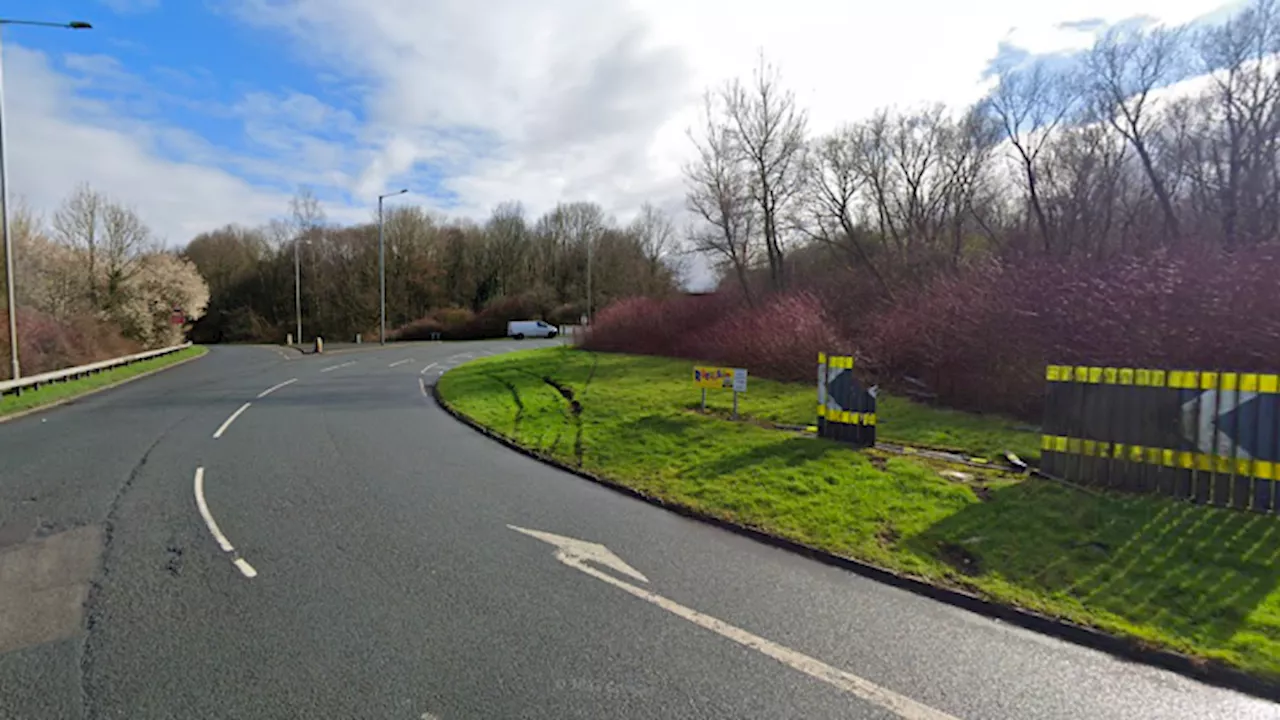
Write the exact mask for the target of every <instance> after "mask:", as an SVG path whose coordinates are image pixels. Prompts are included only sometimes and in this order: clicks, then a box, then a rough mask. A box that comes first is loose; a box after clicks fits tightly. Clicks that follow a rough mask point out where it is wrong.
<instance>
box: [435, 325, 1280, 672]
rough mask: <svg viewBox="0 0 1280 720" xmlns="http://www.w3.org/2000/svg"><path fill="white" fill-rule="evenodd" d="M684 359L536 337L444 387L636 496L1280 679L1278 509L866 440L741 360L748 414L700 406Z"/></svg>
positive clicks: (936, 417)
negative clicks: (937, 458)
mask: <svg viewBox="0 0 1280 720" xmlns="http://www.w3.org/2000/svg"><path fill="white" fill-rule="evenodd" d="M689 368H690V365H689V363H687V362H684V361H679V360H667V359H663V358H652V357H636V356H627V355H606V354H593V353H587V352H583V351H578V350H571V349H565V348H555V349H547V350H534V351H527V352H520V353H514V354H510V355H502V356H498V357H493V358H484V359H480V360H476V361H473V362H470V363H467V364H465V365H463V366H461V367H458V368H456V369H454V370H452V371H450V372H448V373H446V374H445V375H444V376H443V377H442V378H441V379H440V383H439V392H440V395H441V397H442V398H443V400H444V401H445V402H446V403H448V404H449V405H450V406H451V407H452V408H454V409H455V410H457V411H459V412H461V413H463V414H464V415H467V416H468V417H470V418H472V419H473V420H475V421H476V422H478V423H480V424H482V425H484V426H486V427H488V428H490V429H491V430H493V431H495V432H498V433H500V434H502V435H504V436H506V437H508V438H509V439H511V440H513V441H515V442H517V443H518V444H520V445H522V446H524V447H527V448H530V449H532V450H535V451H537V452H539V453H542V454H544V455H547V456H550V457H552V458H555V459H557V460H559V461H561V462H565V463H567V464H570V465H574V466H577V467H580V468H582V469H583V470H586V471H588V472H591V473H595V474H597V475H600V476H604V477H608V478H610V479H612V480H614V481H617V482H620V483H622V484H625V485H627V486H630V487H632V488H635V489H636V490H638V491H640V492H642V493H645V494H647V495H650V496H653V497H658V498H661V499H663V500H666V501H669V502H675V503H679V504H682V505H685V506H687V507H690V508H693V509H695V510H698V511H700V512H703V513H706V514H709V515H713V516H716V517H719V518H722V519H725V520H728V521H731V522H734V523H737V524H740V525H745V526H749V527H753V528H757V529H760V530H764V531H766V532H769V533H771V534H774V535H777V536H781V537H785V538H788V539H791V540H796V541H799V542H802V543H806V544H808V545H812V546H814V547H817V548H820V549H822V550H826V551H828V552H831V553H834V554H837V555H842V556H846V557H852V558H856V559H859V560H863V561H867V562H870V563H873V564H876V565H879V566H881V567H884V568H888V569H891V570H895V571H898V572H902V573H907V574H910V575H913V576H915V577H918V578H921V579H924V580H926V581H928V582H931V583H934V584H936V585H941V586H947V587H954V588H959V589H964V590H966V591H969V592H972V593H976V594H978V595H980V596H983V597H986V598H988V599H991V600H994V601H998V602H1002V603H1006V604H1011V605H1016V606H1019V607H1023V608H1027V609H1030V610H1034V611H1037V612H1041V613H1044V614H1048V615H1051V616H1055V617H1060V618H1064V619H1067V620H1070V621H1073V622H1076V623H1079V624H1083V625H1088V626H1092V627H1095V628H1099V629H1101V630H1104V631H1107V632H1110V633H1114V634H1118V635H1122V636H1127V637H1130V638H1133V639H1136V640H1137V641H1139V642H1140V643H1142V644H1145V645H1149V646H1155V647H1162V648H1166V649H1171V650H1175V651H1178V652H1182V653H1185V654H1188V655H1191V656H1193V657H1197V658H1201V659H1203V660H1205V661H1206V662H1214V663H1218V664H1221V665H1224V666H1227V667H1232V668H1236V669H1239V670H1244V671H1246V672H1248V673H1250V674H1253V675H1254V676H1256V677H1260V678H1263V679H1266V680H1269V681H1272V682H1276V681H1280V588H1278V587H1277V584H1278V583H1277V581H1280V543H1278V542H1277V539H1280V520H1278V519H1277V518H1274V517H1265V516H1260V515H1256V514H1247V513H1239V512H1231V511H1227V510H1219V509H1214V508H1206V507H1198V506H1194V505H1189V504H1186V503H1181V502H1176V501H1173V500H1168V499H1164V498H1154V497H1140V496H1121V495H1109V494H1104V493H1095V492H1089V491H1085V490H1079V489H1073V488H1070V487H1066V486H1063V485H1059V484H1056V483H1052V482H1048V481H1041V480H1037V479H1034V478H1025V477H1021V476H1013V475H1008V474H1004V473H1002V472H1001V471H999V470H997V469H995V468H992V469H990V470H977V471H975V470H974V469H973V468H970V467H961V468H949V467H947V466H946V465H943V464H940V463H937V462H932V461H927V460H923V459H920V458H907V457H899V456H891V455H886V454H884V453H881V452H878V451H867V452H859V451H855V450H852V449H850V448H847V447H843V446H841V445H839V444H837V443H833V442H828V441H825V440H819V439H816V438H812V437H805V436H802V435H800V434H798V433H794V432H786V431H780V430H775V429H772V428H770V427H766V426H765V425H764V424H761V423H755V422H750V420H751V419H769V420H777V419H783V418H790V419H791V420H792V421H794V420H797V419H800V420H801V421H804V420H803V419H802V418H799V417H798V413H800V412H802V410H801V408H802V403H808V404H809V405H812V404H813V399H812V398H813V389H812V388H810V387H809V386H808V385H789V384H782V383H769V382H766V381H757V380H755V379H753V380H752V381H751V387H750V393H749V394H748V396H747V397H746V399H745V401H744V403H743V409H744V410H745V411H746V412H747V413H748V421H747V422H730V421H729V420H727V419H725V417H722V416H721V415H720V414H719V413H712V414H706V415H704V414H702V413H701V412H698V411H697V405H698V394H697V390H696V389H694V388H693V386H692V382H691V380H690V378H689V374H690V373H689ZM720 403H721V404H724V400H723V399H721V400H720ZM884 407H885V412H882V413H881V427H880V430H881V432H882V435H883V436H885V437H890V438H891V437H895V436H898V437H899V438H900V439H905V438H902V437H901V435H910V434H912V433H915V434H919V435H922V436H924V437H938V436H942V437H946V438H949V439H951V440H953V441H954V442H955V443H961V444H962V443H970V446H969V448H968V449H970V450H971V451H975V448H979V447H980V446H981V445H983V444H988V443H992V442H997V441H1003V440H1004V438H1005V437H1006V434H1007V433H1011V432H1015V431H1013V430H1010V429H1007V428H1005V427H1004V426H1003V425H1002V424H1001V422H1000V421H998V420H993V419H990V418H974V417H969V416H963V415H961V414H958V413H941V414H939V413H938V412H937V411H935V410H933V409H930V408H921V407H918V406H911V405H910V404H908V403H906V402H905V401H900V400H893V401H891V402H886V403H885V405H884ZM895 407H896V410H897V412H894V411H893V410H894V408H895ZM952 420H955V421H956V422H955V423H954V427H947V423H948V422H950V421H952ZM895 422H897V423H900V424H903V425H905V426H906V427H903V428H894V423H895ZM900 433H901V435H899V434H900ZM939 434H941V435H939ZM1001 444H1003V442H1001ZM988 447H989V448H990V447H996V446H994V445H988ZM1028 455H1031V453H1028ZM955 470H959V471H962V472H963V473H964V474H962V475H956V474H954V471H955Z"/></svg>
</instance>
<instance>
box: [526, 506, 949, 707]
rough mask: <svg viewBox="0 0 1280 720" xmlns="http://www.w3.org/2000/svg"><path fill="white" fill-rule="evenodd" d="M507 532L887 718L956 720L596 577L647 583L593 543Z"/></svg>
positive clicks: (689, 610)
mask: <svg viewBox="0 0 1280 720" xmlns="http://www.w3.org/2000/svg"><path fill="white" fill-rule="evenodd" d="M507 527H509V528H511V529H512V530H515V531H516V532H520V533H524V534H525V535H530V536H532V537H535V538H538V539H539V540H542V541H543V542H546V543H550V544H551V545H554V546H555V547H556V553H555V557H556V559H557V560H559V561H560V562H562V563H564V564H565V565H568V566H569V567H571V568H573V569H575V570H578V571H580V572H584V573H586V574H587V575H590V576H591V577H593V578H596V579H597V580H601V581H604V582H606V583H609V584H610V585H613V586H614V587H616V588H619V589H621V590H624V591H626V592H627V593H630V594H631V595H634V596H635V597H638V598H640V599H641V600H644V601H645V602H648V603H652V604H654V605H657V606H658V607H660V608H662V609H663V610H666V611H667V612H669V613H672V614H673V615H677V616H679V617H681V618H683V619H685V620H688V621H689V622H691V623H693V624H694V625H697V626H698V627H701V628H705V629H707V630H710V631H712V632H714V633H716V634H718V635H720V636H722V637H725V638H728V639H730V640H732V641H734V642H736V643H738V644H739V645H742V646H744V647H748V648H751V649H752V650H756V651H759V652H761V653H764V654H765V655H768V656H769V657H771V658H773V659H774V660H777V661H778V662H780V663H782V664H784V665H787V666H788V667H791V668H793V669H796V670H799V671H800V672H802V673H804V674H806V675H808V676H810V677H812V678H815V679H817V680H821V681H822V682H825V683H827V684H829V685H832V686H834V687H836V688H838V689H840V690H843V691H844V692H847V693H849V694H851V695H855V696H857V697H859V698H862V699H863V700H865V701H867V702H870V703H873V704H875V705H878V706H880V707H882V708H884V709H886V710H888V711H890V712H893V713H895V714H897V715H898V716H899V717H901V718H904V720H956V718H955V717H953V716H951V715H948V714H947V713H944V712H942V711H941V710H935V709H933V708H931V707H929V706H928V705H925V704H923V703H920V702H917V701H915V700H912V699H911V698H909V697H907V696H905V695H899V694H898V693H895V692H893V691H892V690H889V689H887V688H882V687H880V686H879V685H876V684H875V683H873V682H871V681H870V680H866V679H864V678H861V677H858V676H857V675H854V674H853V673H849V672H845V671H844V670H841V669H839V668H836V667H832V666H830V665H828V664H826V663H824V662H822V661H821V660H817V659H815V658H812V657H809V656H808V655H805V654H803V653H800V652H797V651H795V650H792V649H791V648H788V647H785V646H783V645H779V644H778V643H775V642H773V641H772V640H766V639H765V638H762V637H760V636H759V635H755V634H753V633H750V632H747V631H746V630H743V629H742V628H739V627H735V626H733V625H730V624H729V623H726V622H724V621H723V620H719V619H717V618H714V617H711V616H710V615H707V614H705V613H701V612H698V611H697V610H694V609H693V608H688V607H685V606H684V605H681V604H679V603H677V602H675V601H674V600H668V599H667V598H665V597H663V596H661V595H658V594H657V593H653V592H650V591H648V590H645V589H644V588H639V587H636V586H635V585H632V584H630V583H628V582H626V581H624V580H619V579H618V578H616V577H614V576H612V575H610V574H608V573H605V572H602V571H600V570H598V569H596V568H594V567H592V566H590V565H588V564H587V563H588V562H594V563H596V564H598V565H604V566H605V567H608V568H612V569H613V570H615V571H617V572H619V573H622V574H623V575H627V576H630V577H632V578H635V579H637V580H640V581H642V582H648V580H646V579H645V577H644V575H642V574H640V572H639V571H638V570H636V569H635V568H632V567H631V566H630V565H627V564H626V562H624V561H623V560H622V559H621V558H619V557H618V556H617V555H615V554H613V552H612V551H610V550H609V549H608V548H606V547H605V546H603V545H600V544H598V543H590V542H586V541H583V540H576V539H574V538H567V537H564V536H562V535H553V534H551V533H546V532H540V531H538V530H527V529H525V528H522V527H516V526H515V525H508V526H507Z"/></svg>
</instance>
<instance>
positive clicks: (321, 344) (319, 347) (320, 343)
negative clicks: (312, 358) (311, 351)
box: [316, 335, 324, 355]
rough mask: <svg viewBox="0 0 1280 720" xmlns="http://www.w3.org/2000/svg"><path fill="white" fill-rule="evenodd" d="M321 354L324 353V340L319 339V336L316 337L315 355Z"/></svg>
mask: <svg viewBox="0 0 1280 720" xmlns="http://www.w3.org/2000/svg"><path fill="white" fill-rule="evenodd" d="M322 352H324V338H321V337H320V336H319V335H317V336H316V354H317V355H319V354H320V353H322Z"/></svg>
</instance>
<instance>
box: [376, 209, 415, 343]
mask: <svg viewBox="0 0 1280 720" xmlns="http://www.w3.org/2000/svg"><path fill="white" fill-rule="evenodd" d="M407 192H409V188H403V189H401V190H397V191H395V192H393V193H387V194H386V195H379V196H378V344H379V345H386V344H387V252H386V248H385V246H384V245H383V242H382V201H383V200H385V199H387V198H389V197H395V196H396V195H403V194H405V193H407Z"/></svg>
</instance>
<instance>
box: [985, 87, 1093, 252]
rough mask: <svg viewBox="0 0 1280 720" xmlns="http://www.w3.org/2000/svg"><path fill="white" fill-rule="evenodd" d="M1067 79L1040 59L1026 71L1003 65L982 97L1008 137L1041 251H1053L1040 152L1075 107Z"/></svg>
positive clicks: (1071, 88)
mask: <svg viewBox="0 0 1280 720" xmlns="http://www.w3.org/2000/svg"><path fill="white" fill-rule="evenodd" d="M1075 97H1076V93H1075V88H1074V87H1072V83H1071V82H1070V80H1069V78H1067V77H1065V76H1063V75H1061V74H1056V73H1053V72H1051V71H1050V70H1049V69H1048V68H1047V67H1046V66H1045V64H1044V63H1043V62H1037V63H1035V64H1033V65H1032V66H1031V67H1030V68H1028V69H1018V68H1004V69H1002V70H1001V71H1000V74H999V80H998V82H997V84H996V87H995V89H994V90H993V91H992V92H991V95H990V96H989V97H988V99H987V107H989V108H990V109H991V112H992V113H994V115H995V117H996V119H997V121H998V122H999V123H1000V126H1001V128H1002V129H1003V130H1004V135H1005V137H1006V138H1008V140H1009V145H1010V147H1011V148H1012V149H1013V155H1014V157H1015V159H1016V161H1017V164H1018V166H1019V170H1020V174H1021V175H1022V178H1023V181H1024V182H1025V183H1026V191H1027V203H1028V205H1030V207H1031V212H1032V214H1033V215H1034V217H1035V222H1036V226H1037V228H1038V229H1039V231H1040V239H1041V242H1042V243H1043V244H1044V249H1045V252H1048V253H1052V252H1053V251H1054V238H1053V235H1052V232H1051V230H1050V227H1049V217H1048V215H1047V214H1046V212H1045V208H1044V202H1043V200H1042V199H1041V196H1040V195H1041V189H1040V183H1041V173H1042V160H1041V157H1040V156H1041V153H1042V152H1043V151H1044V149H1045V145H1046V143H1047V142H1048V140H1049V138H1050V137H1052V135H1053V133H1054V132H1055V131H1056V130H1057V129H1058V128H1059V127H1060V126H1061V125H1062V124H1063V123H1064V122H1065V121H1066V120H1067V119H1068V117H1069V115H1070V113H1071V110H1072V108H1073V106H1074V105H1075Z"/></svg>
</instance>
